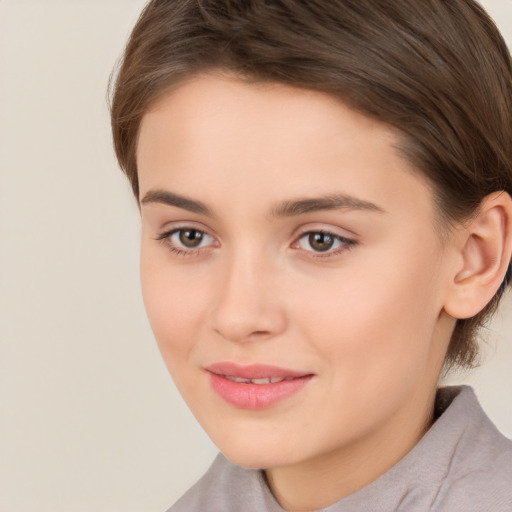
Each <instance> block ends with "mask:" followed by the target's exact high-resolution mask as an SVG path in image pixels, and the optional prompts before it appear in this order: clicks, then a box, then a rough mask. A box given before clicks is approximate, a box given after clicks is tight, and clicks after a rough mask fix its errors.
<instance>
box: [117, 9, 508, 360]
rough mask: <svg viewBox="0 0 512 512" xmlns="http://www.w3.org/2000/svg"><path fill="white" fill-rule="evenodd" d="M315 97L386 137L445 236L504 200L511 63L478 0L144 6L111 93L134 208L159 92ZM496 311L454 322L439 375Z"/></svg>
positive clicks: (468, 348)
mask: <svg viewBox="0 0 512 512" xmlns="http://www.w3.org/2000/svg"><path fill="white" fill-rule="evenodd" d="M217 69H218V70H220V71H226V72H229V73H231V74H233V75H235V76H237V77H239V78H240V79H241V80H244V81H249V82H261V81H263V82H277V83H282V84H287V85H292V86H297V87H305V88H310V89H315V90H319V91H324V92H327V93H330V94H333V95H335V96H337V97H339V98H340V99H341V100H342V101H343V102H344V103H346V104H347V105H349V106H351V107H352V108H354V109H356V110H358V111H360V112H361V113H363V114H366V115H368V116H370V117H372V118H374V119H377V120H380V121H382V122H384V123H386V124H388V125H390V126H392V127H394V128H395V129H396V130H397V132H398V133H399V134H400V135H401V145H400V148H399V149H400V151H401V152H402V154H403V156H404V157H405V158H406V159H407V160H408V161H409V162H410V163H411V164H412V165H413V166H414V167H415V168H416V169H417V170H418V172H420V173H421V174H422V175H424V176H426V177H427V179H428V180H429V182H430V183H431V184H432V186H433V190H434V193H435V197H436V201H437V205H438V209H439V213H440V217H441V219H442V220H443V223H444V225H445V226H450V225H451V224H453V223H454V222H459V221H462V220H464V219H466V218H469V217H470V216H471V214H472V213H474V212H475V211H476V210H477V208H478V206H479V204H480V202H481V201H482V199H483V198H484V197H485V196H486V195H488V194H490V193H492V192H496V191H499V190H504V191H506V192H508V193H509V194H511V195H512V63H511V58H510V54H509V52H508V49H507V47H506V44H505V42H504V41H503V39H502V37H501V35H500V33H499V31H498V29H497V28H496V26H495V25H494V23H493V21H492V20H491V19H490V18H489V16H488V15H487V14H486V13H485V11H484V10H483V9H482V8H481V7H480V6H479V5H478V4H477V3H476V2H475V1H473V0H393V1H389V0H331V1H329V2H325V1H323V0H152V1H150V2H149V3H148V4H147V6H146V7H145V9H144V11H143V12H142V14H141V16H140V18H139V20H138V22H137V24H136V25H135V27H134V29H133V31H132V34H131V36H130V39H129V41H128V44H127V46H126V50H125V53H124V57H123V59H122V62H121V64H120V67H119V70H118V74H117V77H116V78H115V81H114V82H113V84H112V88H111V116H112V130H113V138H114V146H115V151H116V155H117V158H118V160H119V164H120V166H121V168H122V169H123V171H124V172H125V173H126V175H127V176H128V178H129V180H130V182H131V185H132V188H133V192H134V194H135V196H136V197H137V198H138V194H139V189H138V179H137V165H136V149H137V138H138V131H139V126H140V123H141V119H142V117H143V115H144V114H145V113H146V112H147V111H148V109H149V108H150V107H151V105H152V104H153V103H154V102H155V100H156V99H158V98H159V97H160V96H161V95H162V94H164V93H165V92H166V91H169V90H171V89H172V88H174V87H176V86H177V85H179V84H180V83H182V82H183V81H184V80H186V79H188V78H190V77H192V76H194V75H196V74H198V73H202V72H208V71H212V70H217ZM508 275H509V273H507V278H506V280H505V282H504V283H503V284H502V286H501V288H500V290H499V291H498V293H497V294H496V296H495V297H494V299H493V300H492V301H491V302H490V303H489V304H488V305H487V307H486V308H485V309H484V310H483V311H482V312H480V313H479V314H478V315H476V316H475V317H473V318H470V319H465V320H458V321H457V324H456V327H455V331H454V333H453V335H452V339H451V343H450V347H449V350H448V354H447V360H446V364H447V366H448V367H453V366H460V367H471V366H473V365H474V364H475V361H476V355H477V352H478V350H477V343H476V333H477V331H478V328H479V327H481V326H482V325H484V323H485V322H486V321H487V320H488V319H489V317H490V315H491V314H492V313H493V312H494V310H495V309H496V307H497V305H498V302H499V300H500V298H501V296H502V294H503V292H504V290H505V288H506V285H507V284H508V280H509V279H508Z"/></svg>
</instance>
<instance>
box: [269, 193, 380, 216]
mask: <svg viewBox="0 0 512 512" xmlns="http://www.w3.org/2000/svg"><path fill="white" fill-rule="evenodd" d="M320 210H367V211H374V212H379V213H384V210H383V209H382V208H381V207H380V206H377V205H376V204H374V203H371V202H370V201H365V200H363V199H358V198H357V197H353V196H350V195H346V194H329V195H326V196H322V197H312V198H304V199H294V200H292V201H284V202H282V203H280V204H279V205H277V206H276V207H274V208H273V209H272V216H273V217H293V216H295V215H303V214H305V213H310V212H316V211H320Z"/></svg>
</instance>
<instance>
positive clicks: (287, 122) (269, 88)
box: [137, 75, 432, 202]
mask: <svg viewBox="0 0 512 512" xmlns="http://www.w3.org/2000/svg"><path fill="white" fill-rule="evenodd" d="M398 142H399V137H398V135H397V133H396V131H395V130H394V129H392V128H390V127H388V126H387V125H385V124H383V123H381V122H378V121H376V120H373V119H371V118H369V117H367V116H364V115H362V114H360V113H358V112H356V111H354V110H353V109H351V108H349V107H347V106H346V105H345V104H344V103H342V102H341V101H340V100H339V99H338V98H335V97H333V96H331V95H329V94H326V93H322V92H319V91H314V90H308V89H300V88H295V87H290V86H286V85H282V84H274V83H256V84H254V83H250V84H249V83H244V82H241V81H240V80H237V79H235V78H233V77H229V76H219V75H201V76H197V77H194V79H192V80H190V81H189V82H187V83H185V84H183V85H181V86H179V87H178V88H176V89H175V90H173V91H171V92H170V93H168V94H166V95H165V96H163V97H162V98H160V99H159V100H158V101H157V102H156V103H155V104H154V105H153V108H152V109H151V110H150V111H149V112H148V113H146V115H145V116H144V117H143V120H142V123H141V130H140V136H139V141H138V149H137V158H138V162H137V163H138V169H139V180H140V188H141V197H143V195H144V194H145V193H146V192H147V191H149V190H151V189H155V188H160V189H161V188H169V187H170V188H171V189H172V190H173V191H175V192H177V193H180V194H183V195H186V196H190V194H191V193H193V195H194V196H199V197H198V198H200V199H205V202H208V201H214V202H215V201H217V202H219V201H225V200H226V197H227V196H228V195H229V196H230V200H233V198H239V199H240V201H243V200H247V201H249V200H250V199H251V198H254V196H258V194H259V200H260V202H261V201H269V202H270V201H279V200H280V199H282V198H283V196H287V197H286V198H288V197H293V196H300V197H304V196H305V195H308V194H326V193H329V192H332V189H333V188H337V189H338V190H336V192H341V193H347V194H351V195H357V196H360V197H362V198H363V199H366V200H368V201H372V202H376V201H375V200H376V199H378V198H379V196H387V199H388V200H391V201H393V200H396V199H397V198H400V199H401V200H402V201H405V202H408V201H409V202H410V201H411V197H410V194H411V190H412V189H411V185H413V188H414V193H415V194H421V195H422V196H424V197H425V200H426V201H430V202H431V199H432V198H431V194H430V189H429V187H428V186H427V184H426V183H425V180H424V179H423V178H422V177H421V175H420V174H419V173H418V172H415V171H414V170H413V169H412V168H411V167H410V165H409V164H408V163H407V162H406V161H405V159H404V158H402V157H401V156H400V152H399V151H398V150H397V149H396V146H397V144H398ZM244 198H245V199H244ZM393 198H394V199H393ZM416 200H417V198H416Z"/></svg>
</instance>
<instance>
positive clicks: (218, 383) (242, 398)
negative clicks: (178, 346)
mask: <svg viewBox="0 0 512 512" xmlns="http://www.w3.org/2000/svg"><path fill="white" fill-rule="evenodd" d="M311 378H312V375H305V376H304V377H296V378H293V379H290V380H282V381H281V382H274V383H269V384H250V383H243V382H233V381H232V380H229V379H227V378H226V377H224V376H222V375H217V374H215V373H210V383H211V386H212V388H213V390H214V391H215V392H216V393H217V394H218V395H219V396H220V397H221V398H222V399H223V400H224V401H226V402H227V403H228V404H230V405H234V406H235V407H238V408H239V409H266V408H268V407H272V406H273V405H275V404H277V403H278V402H281V401H282V400H284V399H285V398H288V397H290V396H291V395H294V394H295V393H298V392H299V391H300V390H301V389H302V388H303V387H304V386H305V385H306V384H307V383H308V382H309V381H310V380H311Z"/></svg>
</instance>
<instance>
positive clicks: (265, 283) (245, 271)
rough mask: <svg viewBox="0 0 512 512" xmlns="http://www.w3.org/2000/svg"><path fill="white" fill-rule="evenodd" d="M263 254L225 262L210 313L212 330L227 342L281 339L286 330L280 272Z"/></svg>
mask: <svg viewBox="0 0 512 512" xmlns="http://www.w3.org/2000/svg"><path fill="white" fill-rule="evenodd" d="M274 267H275V265H274V264H272V262H269V261H265V259H264V258H263V257H262V256H261V255H257V254H246V255H245V256H242V255H240V256H238V257H233V258H231V259H230V260H229V261H226V262H225V267H224V269H223V272H221V273H220V274H219V276H218V278H219V283H220V286H219V294H218V295H217V301H216V303H215V304H214V306H213V309H212V312H211V317H210V321H211V325H212V327H213V330H214V331H215V332H217V333H218V334H220V336H222V338H224V339H225V340H229V341H233V342H246V341H251V340H264V339H270V338H273V337H275V336H278V335H279V334H281V333H282V332H283V331H284V330H285V329H286V323H287V321H286V314H285V308H284V303H283V300H282V294H281V293H280V291H279V283H280V282H279V280H278V278H277V274H278V272H276V269H275V268H274Z"/></svg>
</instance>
